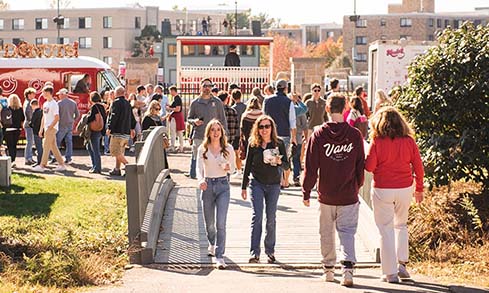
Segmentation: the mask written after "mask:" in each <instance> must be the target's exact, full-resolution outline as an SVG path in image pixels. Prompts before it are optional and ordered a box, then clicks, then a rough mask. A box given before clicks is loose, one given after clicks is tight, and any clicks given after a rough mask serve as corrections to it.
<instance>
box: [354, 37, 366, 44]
mask: <svg viewBox="0 0 489 293" xmlns="http://www.w3.org/2000/svg"><path fill="white" fill-rule="evenodd" d="M355 44H357V45H366V44H367V37H366V36H356V37H355Z"/></svg>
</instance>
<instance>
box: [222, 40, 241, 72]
mask: <svg viewBox="0 0 489 293" xmlns="http://www.w3.org/2000/svg"><path fill="white" fill-rule="evenodd" d="M224 66H236V67H239V66H241V60H240V59H239V55H238V54H237V53H236V45H231V46H229V52H228V53H227V54H226V57H225V58H224Z"/></svg>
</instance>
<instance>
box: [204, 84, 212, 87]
mask: <svg viewBox="0 0 489 293" xmlns="http://www.w3.org/2000/svg"><path fill="white" fill-rule="evenodd" d="M202 86H203V87H212V84H203V85H202Z"/></svg>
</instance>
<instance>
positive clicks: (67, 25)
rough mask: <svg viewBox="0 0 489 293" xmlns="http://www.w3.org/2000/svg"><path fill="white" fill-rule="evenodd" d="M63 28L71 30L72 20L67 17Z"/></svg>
mask: <svg viewBox="0 0 489 293" xmlns="http://www.w3.org/2000/svg"><path fill="white" fill-rule="evenodd" d="M63 28H64V29H69V28H70V19H69V18H67V17H65V19H64V23H63Z"/></svg>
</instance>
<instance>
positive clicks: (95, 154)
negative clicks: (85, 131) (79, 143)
mask: <svg viewBox="0 0 489 293" xmlns="http://www.w3.org/2000/svg"><path fill="white" fill-rule="evenodd" d="M101 138H102V133H101V132H100V131H96V132H92V133H91V135H90V142H89V143H88V144H87V151H88V154H89V155H90V159H91V160H92V169H93V170H94V171H95V172H102V159H101V158H100V139H101Z"/></svg>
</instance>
